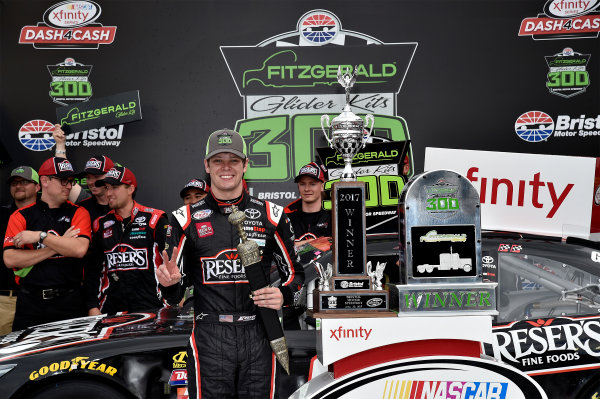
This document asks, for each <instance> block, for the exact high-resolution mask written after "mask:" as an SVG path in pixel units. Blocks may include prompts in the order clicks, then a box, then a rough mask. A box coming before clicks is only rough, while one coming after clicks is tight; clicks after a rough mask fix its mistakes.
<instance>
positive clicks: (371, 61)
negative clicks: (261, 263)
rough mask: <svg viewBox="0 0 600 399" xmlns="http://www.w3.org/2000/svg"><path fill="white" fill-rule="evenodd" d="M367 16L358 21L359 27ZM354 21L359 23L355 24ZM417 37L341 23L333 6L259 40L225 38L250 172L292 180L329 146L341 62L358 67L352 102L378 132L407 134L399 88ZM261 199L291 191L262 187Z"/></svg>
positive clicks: (288, 195)
mask: <svg viewBox="0 0 600 399" xmlns="http://www.w3.org/2000/svg"><path fill="white" fill-rule="evenodd" d="M361 23H362V21H360V20H358V21H354V22H353V24H354V25H357V24H358V27H359V28H360V24H361ZM353 27H354V28H356V26H353ZM364 27H365V28H368V26H364ZM416 48H417V43H414V42H411V43H384V42H382V41H380V40H378V39H376V38H374V37H372V36H369V35H367V34H364V33H360V32H357V31H354V30H345V29H343V28H342V23H341V21H340V19H339V18H338V17H337V16H336V15H335V14H333V13H332V12H330V11H327V10H312V11H309V12H307V13H305V14H304V15H303V16H301V17H300V19H299V20H298V23H297V25H296V29H295V30H292V31H288V32H285V33H281V34H279V35H275V36H273V37H270V38H268V39H266V40H263V41H262V42H260V43H258V44H257V45H253V46H252V45H251V46H221V52H222V54H223V57H224V59H225V62H226V63H227V67H228V69H229V71H230V73H231V77H232V78H233V81H234V84H235V86H236V88H237V90H238V92H239V94H240V96H241V97H243V99H244V101H243V105H244V118H245V119H241V120H239V121H237V124H236V130H237V131H238V132H240V134H241V135H242V136H243V137H244V139H245V140H246V144H247V146H248V150H249V159H250V164H249V166H248V172H247V176H248V178H249V179H252V180H253V181H259V182H291V181H292V180H293V178H294V176H296V175H297V173H298V171H299V170H300V168H301V167H302V166H304V165H306V164H308V163H309V162H311V161H314V159H315V158H316V153H315V148H316V147H320V146H324V145H325V140H324V138H323V137H322V136H323V133H322V129H321V122H320V118H321V115H323V114H329V115H330V116H331V117H335V116H337V114H339V113H340V112H341V111H342V108H343V106H344V104H345V95H344V90H343V88H342V87H341V86H340V84H339V83H338V81H337V70H338V67H340V66H341V67H342V70H346V69H347V68H354V67H355V66H356V67H357V69H356V83H355V85H354V88H353V91H352V94H351V96H350V105H351V107H352V108H353V110H354V112H357V113H359V114H367V113H371V114H374V115H375V128H374V130H375V131H377V135H378V136H379V137H383V138H386V139H389V140H405V139H409V135H408V128H407V126H406V122H405V121H404V119H403V118H402V117H399V116H397V114H396V96H397V94H398V93H399V91H400V89H401V87H402V83H403V82H404V79H405V77H406V75H407V72H408V68H409V67H410V64H411V61H412V58H413V56H414V54H415V51H416ZM255 195H257V196H258V198H260V199H284V198H285V199H292V198H295V197H296V192H295V188H294V186H292V185H290V187H289V191H288V192H285V191H282V192H261V193H257V194H255Z"/></svg>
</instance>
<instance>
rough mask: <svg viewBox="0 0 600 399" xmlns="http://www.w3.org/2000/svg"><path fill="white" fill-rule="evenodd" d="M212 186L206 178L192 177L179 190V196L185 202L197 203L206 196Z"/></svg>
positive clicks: (185, 203)
mask: <svg viewBox="0 0 600 399" xmlns="http://www.w3.org/2000/svg"><path fill="white" fill-rule="evenodd" d="M209 191H210V187H209V186H208V183H207V182H206V181H205V180H201V179H192V180H190V181H189V182H187V184H186V185H185V186H183V188H182V189H181V191H180V192H179V196H180V197H181V199H182V200H183V204H184V205H187V204H195V203H196V202H198V201H200V200H201V199H202V198H204V197H206V195H207V194H208V192H209Z"/></svg>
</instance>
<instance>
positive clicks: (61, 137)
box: [52, 123, 67, 146]
mask: <svg viewBox="0 0 600 399" xmlns="http://www.w3.org/2000/svg"><path fill="white" fill-rule="evenodd" d="M52 137H53V138H54V141H56V145H57V146H58V145H59V144H65V143H66V141H67V138H66V136H65V132H64V131H63V130H62V129H61V127H60V125H59V124H58V123H57V124H56V125H54V130H53V131H52Z"/></svg>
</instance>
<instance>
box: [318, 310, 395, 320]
mask: <svg viewBox="0 0 600 399" xmlns="http://www.w3.org/2000/svg"><path fill="white" fill-rule="evenodd" d="M306 315H307V316H308V317H312V318H314V319H376V318H382V317H398V313H396V312H394V311H384V310H382V311H377V312H363V311H360V312H345V313H344V312H333V313H332V312H327V313H324V312H315V311H314V310H307V311H306Z"/></svg>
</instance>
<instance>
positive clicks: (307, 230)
mask: <svg viewBox="0 0 600 399" xmlns="http://www.w3.org/2000/svg"><path fill="white" fill-rule="evenodd" d="M294 181H295V182H296V183H297V184H298V193H299V194H300V198H298V199H297V200H295V201H293V202H291V203H290V204H289V205H288V206H287V207H286V208H285V213H286V215H287V216H288V218H289V219H290V222H292V227H293V228H294V236H295V237H296V238H295V244H296V246H297V247H298V246H300V245H302V244H305V243H307V242H310V241H311V240H314V239H316V238H318V237H331V212H329V211H326V210H324V209H323V208H322V207H321V200H322V194H323V190H324V183H325V172H324V171H323V168H321V167H320V166H319V165H318V164H317V163H316V162H311V163H309V164H307V165H304V166H303V167H302V168H300V171H299V172H298V176H296V178H295V179H294Z"/></svg>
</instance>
